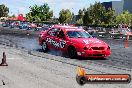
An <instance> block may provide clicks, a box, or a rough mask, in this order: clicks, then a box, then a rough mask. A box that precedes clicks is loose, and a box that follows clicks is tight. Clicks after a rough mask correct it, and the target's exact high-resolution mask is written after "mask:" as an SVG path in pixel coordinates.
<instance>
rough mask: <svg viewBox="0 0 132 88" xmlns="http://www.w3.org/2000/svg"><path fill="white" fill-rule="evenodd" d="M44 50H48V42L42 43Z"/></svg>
mask: <svg viewBox="0 0 132 88" xmlns="http://www.w3.org/2000/svg"><path fill="white" fill-rule="evenodd" d="M42 50H43V52H47V51H48V46H47V43H46V42H43V43H42Z"/></svg>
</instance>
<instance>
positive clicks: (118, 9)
mask: <svg viewBox="0 0 132 88" xmlns="http://www.w3.org/2000/svg"><path fill="white" fill-rule="evenodd" d="M123 4H124V2H123V1H111V2H103V3H102V5H103V6H104V7H105V8H106V9H108V8H112V9H114V10H115V13H116V14H120V13H122V12H123Z"/></svg>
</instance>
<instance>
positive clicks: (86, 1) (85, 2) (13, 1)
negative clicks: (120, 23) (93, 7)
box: [0, 0, 120, 17]
mask: <svg viewBox="0 0 132 88" xmlns="http://www.w3.org/2000/svg"><path fill="white" fill-rule="evenodd" d="M95 1H100V2H108V1H120V0H0V4H5V5H6V6H7V7H9V9H10V13H9V14H10V15H12V14H15V15H17V14H18V13H22V14H26V13H28V12H29V6H33V5H34V4H37V5H42V4H43V3H47V4H48V5H49V6H50V9H51V10H53V12H54V16H55V17H58V15H59V12H60V10H61V9H70V10H71V11H72V12H74V14H77V13H78V10H79V9H82V8H88V7H89V6H90V4H93V3H94V2H95Z"/></svg>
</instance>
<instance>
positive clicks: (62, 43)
mask: <svg viewBox="0 0 132 88" xmlns="http://www.w3.org/2000/svg"><path fill="white" fill-rule="evenodd" d="M56 41H57V42H58V43H59V48H58V49H59V50H61V51H65V50H66V35H65V33H64V31H63V30H62V29H59V31H58V33H57V37H56Z"/></svg>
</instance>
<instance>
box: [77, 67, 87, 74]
mask: <svg viewBox="0 0 132 88" xmlns="http://www.w3.org/2000/svg"><path fill="white" fill-rule="evenodd" d="M77 73H78V75H79V76H84V75H85V74H86V72H85V69H83V68H82V67H81V66H79V67H78V68H77Z"/></svg>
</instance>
